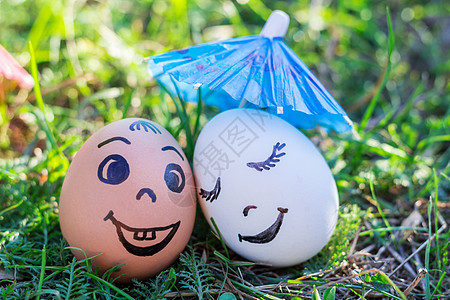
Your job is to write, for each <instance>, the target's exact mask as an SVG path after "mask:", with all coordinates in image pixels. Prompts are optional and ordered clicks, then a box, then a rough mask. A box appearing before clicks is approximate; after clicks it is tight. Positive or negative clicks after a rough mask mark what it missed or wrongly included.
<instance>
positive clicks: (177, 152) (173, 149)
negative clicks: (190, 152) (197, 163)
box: [161, 146, 184, 161]
mask: <svg viewBox="0 0 450 300" xmlns="http://www.w3.org/2000/svg"><path fill="white" fill-rule="evenodd" d="M161 150H162V151H167V150H172V151H175V152H176V154H178V155H179V156H180V157H181V159H182V160H183V161H184V158H183V156H182V155H181V153H180V152H179V151H178V150H177V148H175V147H173V146H165V147H162V148H161Z"/></svg>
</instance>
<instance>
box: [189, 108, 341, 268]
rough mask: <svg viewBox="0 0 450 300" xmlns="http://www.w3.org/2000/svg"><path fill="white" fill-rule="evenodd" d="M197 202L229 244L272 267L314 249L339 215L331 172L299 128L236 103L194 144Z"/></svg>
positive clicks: (325, 238) (287, 263) (305, 256)
mask: <svg viewBox="0 0 450 300" xmlns="http://www.w3.org/2000/svg"><path fill="white" fill-rule="evenodd" d="M194 174H195V179H196V185H197V193H198V195H199V201H200V205H201V207H202V210H203V213H204V215H205V217H206V218H207V220H208V222H209V223H210V225H211V227H212V228H213V229H214V226H212V222H211V218H213V219H214V221H215V223H216V224H217V227H218V229H219V231H220V234H221V236H222V238H223V240H224V242H225V243H226V245H227V246H228V247H229V248H231V249H232V250H233V251H235V252H236V253H237V254H239V255H241V256H242V257H244V258H246V259H248V260H251V261H254V262H258V263H264V264H269V265H272V266H274V267H287V266H292V265H296V264H298V263H300V262H303V261H305V260H308V259H309V258H311V257H312V256H314V255H316V254H317V253H318V252H319V251H320V250H321V249H322V248H323V247H324V246H325V244H326V243H327V242H328V240H329V239H330V237H331V235H332V233H333V231H334V228H335V226H336V221H337V217H338V206H339V203H338V202H339V200H338V193H337V189H336V183H335V181H334V179H333V175H332V174H331V171H330V169H329V167H328V165H327V163H326V161H325V160H324V158H323V157H322V155H321V154H320V153H319V151H318V150H317V149H316V147H315V146H314V145H313V144H312V142H311V141H310V140H309V139H308V138H307V137H305V136H304V135H303V134H302V133H301V132H300V131H299V130H298V129H296V128H295V127H293V126H292V125H290V124H289V123H287V122H285V121H284V120H282V119H280V118H278V117H277V116H274V115H271V114H268V113H266V112H264V111H260V110H253V109H234V110H229V111H226V112H223V113H221V114H219V115H217V116H216V117H214V118H213V119H212V120H211V121H210V122H209V123H207V124H206V126H205V127H204V128H203V130H202V132H201V133H200V136H199V138H198V141H197V144H196V146H195V152H194Z"/></svg>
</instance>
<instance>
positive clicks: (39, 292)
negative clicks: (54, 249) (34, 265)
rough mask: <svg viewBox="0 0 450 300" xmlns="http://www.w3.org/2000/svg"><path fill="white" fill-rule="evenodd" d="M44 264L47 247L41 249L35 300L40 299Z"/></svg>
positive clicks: (45, 262)
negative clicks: (39, 272) (39, 271)
mask: <svg viewBox="0 0 450 300" xmlns="http://www.w3.org/2000/svg"><path fill="white" fill-rule="evenodd" d="M46 264H47V247H46V246H45V245H44V247H43V248H42V259H41V274H40V276H39V284H38V290H37V291H36V293H37V297H36V300H39V299H40V298H41V290H42V284H43V283H44V276H45V265H46Z"/></svg>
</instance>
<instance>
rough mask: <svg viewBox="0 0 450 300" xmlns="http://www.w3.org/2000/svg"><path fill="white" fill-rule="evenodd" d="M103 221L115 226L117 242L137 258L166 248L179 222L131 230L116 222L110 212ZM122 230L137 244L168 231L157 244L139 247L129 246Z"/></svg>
mask: <svg viewBox="0 0 450 300" xmlns="http://www.w3.org/2000/svg"><path fill="white" fill-rule="evenodd" d="M103 220H104V221H108V220H111V222H112V223H113V224H114V226H116V231H117V236H118V237H119V241H120V242H121V243H122V245H123V246H124V247H125V249H126V250H127V251H128V252H130V253H131V254H134V255H137V256H151V255H154V254H156V253H158V252H159V251H161V250H162V249H164V247H166V246H167V244H169V242H170V241H171V240H172V238H173V237H174V235H175V233H176V232H177V230H178V228H179V227H180V223H181V221H178V222H176V223H173V224H172V225H168V226H164V227H153V228H133V227H130V226H127V225H125V224H124V223H122V222H120V221H118V220H117V219H116V218H115V217H114V212H113V211H112V210H110V211H109V213H108V214H107V215H106V217H105V218H103ZM124 230H125V231H127V232H131V233H132V234H133V240H136V241H138V242H141V243H142V242H143V241H153V240H156V238H157V233H159V234H164V231H168V230H170V231H169V233H167V235H166V237H165V238H164V239H163V240H162V241H160V242H159V243H157V244H154V245H151V246H145V247H139V246H135V245H133V244H131V243H130V242H129V241H128V240H127V239H126V238H125V235H124ZM159 234H158V235H159Z"/></svg>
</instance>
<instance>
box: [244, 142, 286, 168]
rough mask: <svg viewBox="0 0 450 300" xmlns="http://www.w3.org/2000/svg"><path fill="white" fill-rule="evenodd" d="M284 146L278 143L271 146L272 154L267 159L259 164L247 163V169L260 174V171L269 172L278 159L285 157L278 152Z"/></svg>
mask: <svg viewBox="0 0 450 300" xmlns="http://www.w3.org/2000/svg"><path fill="white" fill-rule="evenodd" d="M285 146H286V144H285V143H283V144H280V142H278V143H276V144H275V145H274V146H273V150H272V154H271V155H270V156H269V158H268V159H266V160H265V161H261V162H249V163H247V167H249V168H254V169H255V170H257V171H259V172H261V171H262V170H270V168H273V167H275V164H276V163H277V162H279V161H280V159H279V158H280V157H282V156H285V155H286V153H285V152H280V153H278V152H279V151H281V149H283V148H284V147H285Z"/></svg>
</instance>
